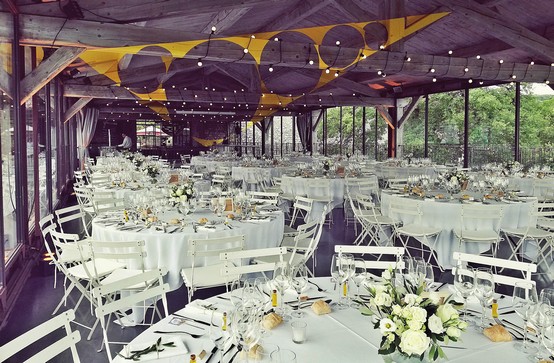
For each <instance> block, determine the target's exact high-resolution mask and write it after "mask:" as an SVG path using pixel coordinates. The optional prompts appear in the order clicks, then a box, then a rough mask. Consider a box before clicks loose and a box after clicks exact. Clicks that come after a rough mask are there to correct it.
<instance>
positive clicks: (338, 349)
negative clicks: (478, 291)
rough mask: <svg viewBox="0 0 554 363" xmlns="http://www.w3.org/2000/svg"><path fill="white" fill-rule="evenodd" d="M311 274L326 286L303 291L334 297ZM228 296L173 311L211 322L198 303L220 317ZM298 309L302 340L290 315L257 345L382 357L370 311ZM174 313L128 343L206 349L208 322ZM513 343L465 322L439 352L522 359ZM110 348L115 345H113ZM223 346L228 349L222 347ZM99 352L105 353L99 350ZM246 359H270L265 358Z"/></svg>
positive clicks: (320, 356)
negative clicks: (295, 338) (174, 343)
mask: <svg viewBox="0 0 554 363" xmlns="http://www.w3.org/2000/svg"><path fill="white" fill-rule="evenodd" d="M311 280H312V281H314V282H316V283H317V284H318V285H319V286H321V287H323V288H326V289H327V292H325V293H320V292H317V290H316V289H315V288H314V287H313V286H311V285H310V286H311V287H310V289H309V290H307V291H306V292H305V294H306V295H308V296H309V297H322V298H323V299H325V298H332V299H333V300H336V298H337V291H334V290H333V284H332V283H331V282H330V278H329V277H319V278H315V279H311ZM435 285H437V284H435ZM450 288H451V287H450V286H442V288H441V289H440V291H446V292H445V294H446V293H447V292H448V291H449V290H450ZM228 297H229V294H228V293H225V294H222V295H218V296H215V297H211V298H209V299H207V300H196V301H193V302H191V303H190V304H188V305H187V306H186V307H185V308H183V309H181V310H179V311H177V312H176V314H177V315H181V316H184V317H186V318H193V319H197V320H200V321H204V322H210V317H211V310H206V309H204V308H203V307H202V306H203V305H204V306H205V305H208V304H210V305H211V306H212V307H215V308H216V311H215V313H214V314H215V316H216V317H218V318H219V317H220V316H221V315H222V314H223V312H230V311H231V310H232V305H231V303H230V301H228V300H226V299H228ZM295 298H296V294H295V293H292V292H287V294H286V295H285V301H295ZM473 299H474V298H473V297H470V299H469V300H468V307H469V308H470V309H471V310H475V311H480V309H481V308H480V306H479V303H478V302H477V300H476V299H475V300H473ZM509 300H510V299H500V298H499V299H498V302H499V311H500V318H501V319H505V320H507V321H510V322H512V323H514V324H515V325H516V326H522V322H521V320H520V319H519V318H518V316H517V315H516V314H514V313H511V314H508V312H509V310H506V309H503V307H508V306H509V304H510V302H509ZM460 301H461V300H460ZM331 304H332V303H331ZM303 311H304V312H305V317H304V318H302V320H304V321H305V322H306V323H307V334H306V336H307V340H306V341H305V342H304V343H303V344H295V343H293V342H292V332H291V327H290V323H291V322H290V321H288V322H283V323H282V324H281V325H279V326H277V327H276V328H274V329H273V330H271V331H270V334H268V335H267V336H264V337H262V339H261V340H260V342H259V344H260V345H261V346H262V347H264V345H265V346H266V347H269V345H272V346H275V345H277V346H279V348H280V349H289V350H292V351H294V352H295V353H296V358H297V360H296V361H297V363H307V362H318V363H335V362H344V363H358V362H375V363H377V362H382V361H383V359H382V357H381V356H380V355H379V354H378V349H379V346H380V342H381V333H380V331H379V329H374V328H373V323H372V321H371V318H370V317H367V316H363V315H362V314H361V313H360V312H359V311H358V310H357V309H354V308H348V309H345V310H337V309H335V308H332V312H331V313H330V314H327V315H320V316H318V315H316V314H314V313H313V312H312V310H311V309H310V308H304V309H303ZM503 311H505V312H506V314H505V315H503ZM177 315H170V316H168V317H166V318H165V319H163V320H161V321H160V322H158V323H156V324H155V325H154V326H152V327H150V328H148V329H147V330H146V331H145V332H143V333H141V334H140V335H139V336H137V337H136V338H135V339H133V341H132V342H131V344H130V345H131V346H136V345H151V344H153V343H154V342H155V341H156V340H157V339H158V338H159V337H160V336H161V337H162V338H163V339H166V340H167V341H175V340H179V341H182V342H183V343H184V347H183V346H181V345H180V346H181V347H180V348H174V350H173V351H170V350H169V348H168V349H167V350H166V351H165V353H166V354H167V355H171V356H167V357H163V358H162V357H160V358H159V359H156V362H160V363H177V362H179V363H181V362H186V361H187V359H188V357H189V355H190V354H191V353H194V354H196V356H197V357H198V355H199V354H200V352H201V351H202V350H205V351H206V352H207V353H208V355H209V354H210V352H211V350H212V348H213V346H214V345H213V343H212V342H211V340H210V339H209V334H208V333H209V327H208V326H207V325H202V324H198V323H191V324H190V325H189V324H187V323H185V324H184V325H173V324H170V320H172V319H174V318H175V319H178V317H177ZM174 322H175V320H174ZM218 323H219V322H218ZM193 325H194V326H198V328H194V327H193ZM154 331H188V332H191V333H197V334H205V335H204V336H203V337H200V338H198V339H193V338H192V337H190V336H188V335H186V334H181V335H163V334H157V333H154ZM164 341H165V340H164ZM231 341H232V339H230V341H228V342H227V344H226V345H225V348H224V352H226V354H225V355H224V357H223V360H221V363H228V362H230V361H231V360H232V357H233V356H234V355H235V352H236V351H237V349H236V348H234V347H230V344H231ZM515 343H516V340H513V341H511V342H503V343H493V342H491V341H490V340H489V339H488V338H486V337H485V336H484V335H483V334H482V332H480V331H477V329H476V328H472V327H469V328H468V329H467V331H466V332H464V333H462V337H461V340H460V341H458V342H450V343H449V344H448V345H445V344H441V345H442V347H443V351H444V353H445V354H446V355H447V357H448V360H447V361H448V362H456V363H475V362H481V361H484V360H488V361H491V362H527V361H528V357H527V356H526V355H525V354H524V353H522V352H521V351H519V350H517V349H516V348H515V346H514V344H515ZM114 349H118V348H117V347H114ZM119 349H120V348H119ZM228 349H229V351H228V352H227V350H228ZM122 352H123V351H122ZM112 353H113V352H112ZM99 354H104V352H102V353H99ZM113 354H115V353H113ZM152 354H155V353H152ZM154 359H155V357H154ZM197 359H198V358H197ZM142 360H147V357H143V358H141V361H142ZM234 361H235V362H236V361H238V359H236V358H235V360H234ZM251 361H252V362H269V360H267V359H264V360H256V361H253V360H251ZM443 361H444V360H440V361H437V362H443ZM114 362H119V363H123V362H127V360H125V359H123V358H122V357H119V356H118V357H116V358H115V359H114ZM200 362H203V363H204V362H206V361H205V360H200ZM207 362H208V363H217V362H219V352H217V354H214V355H213V356H211V358H210V359H209V360H208V361H207Z"/></svg>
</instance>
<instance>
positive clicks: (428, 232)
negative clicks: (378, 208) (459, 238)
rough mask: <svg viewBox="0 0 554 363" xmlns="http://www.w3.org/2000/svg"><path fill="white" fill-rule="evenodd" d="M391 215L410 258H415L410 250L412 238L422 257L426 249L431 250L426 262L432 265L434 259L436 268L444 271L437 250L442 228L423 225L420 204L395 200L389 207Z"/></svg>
mask: <svg viewBox="0 0 554 363" xmlns="http://www.w3.org/2000/svg"><path fill="white" fill-rule="evenodd" d="M389 213H390V216H391V218H392V219H393V220H394V221H395V224H394V226H395V235H396V236H398V238H399V239H400V241H401V242H402V245H403V246H404V248H405V251H406V253H407V254H408V255H409V256H410V257H413V256H412V255H411V253H410V250H409V249H408V240H409V238H410V237H412V238H414V239H417V240H418V242H419V244H420V247H416V249H417V250H419V251H421V253H422V255H423V253H424V252H426V248H427V249H428V250H429V256H428V258H427V261H426V262H427V263H431V259H432V258H434V259H435V262H436V265H435V266H437V267H438V268H439V269H440V270H441V271H443V270H444V268H443V267H442V266H440V265H439V262H438V261H439V260H438V256H437V252H436V250H435V245H436V242H437V236H438V235H439V233H441V231H442V228H437V227H433V226H428V225H424V224H423V213H422V212H421V209H420V206H419V202H418V201H414V200H408V199H405V198H393V200H391V203H390V206H389ZM404 221H405V222H404Z"/></svg>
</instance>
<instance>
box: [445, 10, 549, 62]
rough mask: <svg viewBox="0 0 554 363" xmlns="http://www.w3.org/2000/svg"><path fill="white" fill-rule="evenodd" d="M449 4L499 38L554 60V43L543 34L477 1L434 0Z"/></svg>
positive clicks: (540, 57) (543, 57) (546, 58)
mask: <svg viewBox="0 0 554 363" xmlns="http://www.w3.org/2000/svg"><path fill="white" fill-rule="evenodd" d="M434 1H435V2H437V3H439V4H441V5H444V6H447V7H449V8H450V9H452V11H454V12H455V13H457V14H459V15H461V16H464V17H465V19H467V20H468V21H470V22H471V23H473V24H475V26H477V27H479V29H481V30H482V31H486V32H488V33H489V34H490V35H492V36H494V37H495V38H498V39H500V40H502V41H504V42H506V43H508V44H511V45H513V46H514V47H516V48H520V49H523V50H525V51H527V52H529V53H530V54H534V55H535V56H536V57H537V59H541V60H543V61H547V62H552V61H554V43H553V42H551V41H550V40H548V39H546V38H545V37H542V36H541V35H539V34H537V33H535V32H533V31H531V30H529V29H527V28H526V27H524V26H522V25H520V24H518V23H517V22H515V21H513V20H512V19H506V18H505V17H504V16H503V15H500V14H498V13H497V12H495V11H493V10H491V9H489V8H487V7H486V6H484V5H481V4H479V3H478V2H476V1H471V0H466V1H459V0H434Z"/></svg>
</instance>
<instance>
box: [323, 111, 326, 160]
mask: <svg viewBox="0 0 554 363" xmlns="http://www.w3.org/2000/svg"><path fill="white" fill-rule="evenodd" d="M323 112H324V114H323V155H325V156H327V109H325V110H323Z"/></svg>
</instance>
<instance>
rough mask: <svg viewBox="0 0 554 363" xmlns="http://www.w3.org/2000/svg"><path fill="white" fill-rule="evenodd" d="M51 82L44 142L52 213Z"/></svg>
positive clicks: (46, 105) (47, 196)
mask: <svg viewBox="0 0 554 363" xmlns="http://www.w3.org/2000/svg"><path fill="white" fill-rule="evenodd" d="M50 97H51V95H50V82H48V83H47V84H46V85H45V86H44V98H45V100H44V107H45V108H46V111H45V112H46V113H45V115H44V117H45V120H46V134H45V136H46V138H45V140H44V147H45V149H46V150H45V154H46V160H45V161H46V165H45V172H46V198H47V200H48V201H47V207H48V212H51V211H52V209H53V206H52V110H51V107H52V105H51V104H50Z"/></svg>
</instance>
